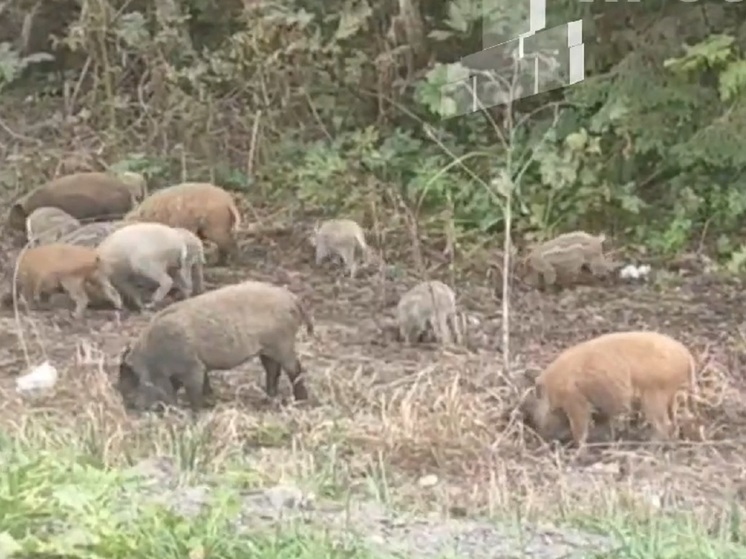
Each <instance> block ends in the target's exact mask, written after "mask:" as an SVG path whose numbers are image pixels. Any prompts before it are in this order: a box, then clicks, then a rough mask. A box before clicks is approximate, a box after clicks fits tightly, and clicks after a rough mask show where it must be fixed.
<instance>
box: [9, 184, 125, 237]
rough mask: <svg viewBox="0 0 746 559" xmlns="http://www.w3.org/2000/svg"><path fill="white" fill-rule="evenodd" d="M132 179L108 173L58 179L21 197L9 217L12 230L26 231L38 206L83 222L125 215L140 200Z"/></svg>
mask: <svg viewBox="0 0 746 559" xmlns="http://www.w3.org/2000/svg"><path fill="white" fill-rule="evenodd" d="M133 188H135V187H133V185H132V182H128V180H123V179H122V178H120V177H116V176H114V175H111V174H108V173H97V172H91V173H75V174H72V175H66V176H63V177H59V178H56V179H54V180H52V181H50V182H48V183H47V184H45V185H42V186H40V187H38V188H36V189H34V190H32V191H31V192H29V193H28V194H26V195H25V196H22V197H21V198H20V199H19V200H17V201H16V202H15V203H14V204H13V206H11V208H10V211H9V213H8V217H7V226H8V228H9V229H10V230H14V231H18V232H21V231H24V229H25V226H26V218H27V217H28V216H29V215H30V214H31V212H33V211H34V210H35V209H37V208H41V207H44V206H51V207H54V208H60V209H61V210H64V211H65V212H67V213H68V214H70V215H71V216H73V217H74V218H75V219H78V220H80V221H96V220H111V219H117V218H120V217H122V216H124V215H125V214H126V213H127V212H128V211H130V210H131V209H132V207H133V206H134V204H135V203H136V200H137V198H136V195H135V194H134V193H133Z"/></svg>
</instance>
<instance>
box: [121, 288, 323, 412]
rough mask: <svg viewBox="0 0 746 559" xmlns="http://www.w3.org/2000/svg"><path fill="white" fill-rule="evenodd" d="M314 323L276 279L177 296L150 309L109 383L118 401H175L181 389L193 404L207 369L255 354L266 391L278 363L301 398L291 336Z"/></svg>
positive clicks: (271, 392)
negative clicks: (113, 382) (148, 318)
mask: <svg viewBox="0 0 746 559" xmlns="http://www.w3.org/2000/svg"><path fill="white" fill-rule="evenodd" d="M303 324H305V326H306V330H307V331H308V333H309V334H313V323H312V321H311V318H310V317H309V315H308V313H307V312H306V310H305V308H304V307H303V305H302V303H301V302H300V300H299V299H298V297H297V296H296V295H294V294H293V293H291V292H290V291H288V290H287V289H285V288H284V287H279V286H276V285H272V284H268V283H264V282H256V281H245V282H242V283H238V284H234V285H229V286H225V287H222V288H220V289H216V290H214V291H208V292H206V293H203V294H202V295H197V296H196V297H193V298H191V299H186V300H183V301H179V302H177V303H175V304H173V305H171V306H169V307H167V308H165V309H164V310H162V311H160V312H159V313H158V314H156V315H155V316H154V317H153V318H152V320H151V321H150V323H149V324H148V325H147V326H146V327H145V328H144V329H143V330H142V331H141V332H140V335H139V336H138V338H137V339H136V340H135V341H134V342H133V343H132V344H130V345H128V346H127V347H126V348H125V350H124V352H123V353H122V357H121V361H120V367H119V379H118V381H117V385H116V388H117V390H118V391H119V393H120V394H121V396H122V399H123V401H124V403H125V406H126V407H128V408H135V409H149V408H151V407H152V406H153V405H154V404H157V403H165V404H169V405H172V404H174V403H175V398H176V392H177V391H178V390H179V388H181V387H182V386H183V387H184V389H185V390H186V393H187V398H188V400H189V403H190V406H191V408H192V409H193V410H194V411H197V410H199V409H200V408H201V407H202V406H203V397H204V396H206V395H208V394H209V393H210V392H211V391H212V390H211V388H210V385H209V380H208V376H207V375H208V373H209V372H210V371H213V370H225V369H232V368H234V367H238V366H239V365H241V364H243V363H245V362H246V361H248V360H249V359H251V358H252V357H254V356H257V355H258V356H259V359H260V360H261V363H262V366H263V367H264V370H265V373H266V378H265V380H266V392H267V395H268V396H270V397H275V396H277V394H278V388H279V380H280V374H281V372H282V371H283V370H284V371H285V373H286V374H287V375H288V378H289V379H290V382H291V384H292V387H293V395H294V397H295V399H296V400H305V399H307V398H308V392H307V390H306V386H305V383H304V381H303V378H302V367H301V363H300V360H299V359H298V356H297V353H296V351H295V337H296V334H297V332H298V330H299V329H300V326H301V325H303Z"/></svg>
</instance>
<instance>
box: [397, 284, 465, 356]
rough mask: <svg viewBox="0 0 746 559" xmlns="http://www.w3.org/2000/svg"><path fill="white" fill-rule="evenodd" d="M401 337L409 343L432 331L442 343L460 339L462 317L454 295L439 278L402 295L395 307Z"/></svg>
mask: <svg viewBox="0 0 746 559" xmlns="http://www.w3.org/2000/svg"><path fill="white" fill-rule="evenodd" d="M396 317H397V323H398V325H399V332H400V336H401V338H402V339H403V340H404V341H405V342H407V343H409V344H411V343H414V342H417V341H419V340H421V339H422V337H423V335H424V334H425V333H426V332H429V331H432V332H433V333H434V334H435V338H436V339H437V340H438V341H439V342H441V343H452V342H453V341H454V340H455V341H456V342H457V343H461V342H463V318H462V316H461V314H460V313H458V311H457V309H456V294H455V293H454V292H453V290H452V289H451V288H450V287H448V286H447V285H446V284H444V283H443V282H441V281H438V280H433V281H423V282H421V283H419V284H417V285H416V286H414V287H413V288H412V289H410V290H409V291H407V292H406V293H405V294H404V295H402V297H401V299H400V300H399V303H398V304H397V307H396Z"/></svg>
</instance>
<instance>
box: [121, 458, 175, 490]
mask: <svg viewBox="0 0 746 559" xmlns="http://www.w3.org/2000/svg"><path fill="white" fill-rule="evenodd" d="M129 473H131V474H132V475H134V476H136V477H140V478H148V479H149V480H150V481H153V482H158V483H164V482H168V481H170V480H172V479H173V478H175V477H176V475H177V468H176V464H175V463H174V461H173V459H171V458H169V457H168V456H153V457H150V458H146V459H144V460H140V461H139V462H138V463H137V464H135V465H134V466H132V467H131V468H130V469H129Z"/></svg>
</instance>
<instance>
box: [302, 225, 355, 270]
mask: <svg viewBox="0 0 746 559" xmlns="http://www.w3.org/2000/svg"><path fill="white" fill-rule="evenodd" d="M311 243H312V244H313V246H314V247H315V248H316V265H317V266H318V265H320V264H321V263H322V262H323V261H324V260H325V259H326V258H329V257H334V256H336V257H339V258H341V259H342V262H343V263H344V266H345V268H346V269H347V272H348V273H349V274H350V277H351V278H354V277H355V276H356V275H357V269H358V261H359V260H362V261H363V262H367V261H368V259H369V254H370V253H369V249H368V245H367V243H366V242H365V233H364V232H363V229H362V227H360V225H358V223H357V222H355V221H353V220H351V219H330V220H327V221H325V222H323V223H322V224H321V225H319V226H317V227H316V228H315V229H314V232H313V236H312V237H311Z"/></svg>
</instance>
